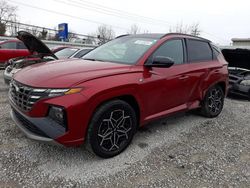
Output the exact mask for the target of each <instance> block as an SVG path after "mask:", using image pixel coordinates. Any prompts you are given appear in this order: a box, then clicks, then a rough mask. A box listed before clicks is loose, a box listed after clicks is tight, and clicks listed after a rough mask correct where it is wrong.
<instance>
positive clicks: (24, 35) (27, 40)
mask: <svg viewBox="0 0 250 188" xmlns="http://www.w3.org/2000/svg"><path fill="white" fill-rule="evenodd" d="M17 38H18V39H19V40H21V41H22V42H23V43H24V45H25V46H26V47H27V48H28V50H29V51H30V52H31V53H33V52H37V53H38V54H46V55H51V56H53V57H55V58H56V59H58V58H57V57H56V56H55V54H54V53H53V52H52V51H51V50H50V49H49V48H48V47H47V46H46V45H45V44H44V43H43V42H42V41H41V40H39V39H38V38H36V37H35V36H33V35H32V34H30V33H28V32H26V31H19V32H18V33H17Z"/></svg>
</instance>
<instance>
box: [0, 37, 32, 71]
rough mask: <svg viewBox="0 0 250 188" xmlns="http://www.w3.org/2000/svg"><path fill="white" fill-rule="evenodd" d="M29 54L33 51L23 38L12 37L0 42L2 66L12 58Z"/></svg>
mask: <svg viewBox="0 0 250 188" xmlns="http://www.w3.org/2000/svg"><path fill="white" fill-rule="evenodd" d="M28 55H31V53H30V51H29V50H28V49H27V47H26V46H25V45H24V44H23V42H22V41H21V40H14V39H11V40H6V41H1V42H0V68H3V67H4V64H5V62H6V61H8V60H9V59H11V58H15V57H23V56H28Z"/></svg>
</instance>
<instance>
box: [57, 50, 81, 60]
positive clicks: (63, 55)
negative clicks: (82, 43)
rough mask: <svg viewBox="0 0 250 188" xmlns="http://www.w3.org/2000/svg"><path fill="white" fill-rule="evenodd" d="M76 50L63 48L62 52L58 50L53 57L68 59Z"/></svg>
mask: <svg viewBox="0 0 250 188" xmlns="http://www.w3.org/2000/svg"><path fill="white" fill-rule="evenodd" d="M77 50H79V49H78V48H64V49H62V50H59V51H58V52H56V53H55V55H56V56H57V57H58V58H59V59H62V58H68V57H70V56H71V55H73V54H74V53H75V52H76V51H77Z"/></svg>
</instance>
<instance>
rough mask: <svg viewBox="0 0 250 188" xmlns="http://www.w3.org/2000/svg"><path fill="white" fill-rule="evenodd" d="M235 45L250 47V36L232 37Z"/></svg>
mask: <svg viewBox="0 0 250 188" xmlns="http://www.w3.org/2000/svg"><path fill="white" fill-rule="evenodd" d="M232 42H233V46H235V47H240V48H249V49H250V38H232Z"/></svg>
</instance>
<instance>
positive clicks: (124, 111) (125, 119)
mask: <svg viewBox="0 0 250 188" xmlns="http://www.w3.org/2000/svg"><path fill="white" fill-rule="evenodd" d="M136 122H137V121H136V114H135V111H134V110H133V108H132V107H131V106H130V105H129V104H128V103H126V102H124V101H121V100H113V101H110V102H107V103H105V104H103V105H102V106H101V107H99V108H98V109H97V111H96V112H95V114H94V116H93V118H92V121H91V123H90V127H89V133H88V134H89V135H88V136H89V143H90V146H91V148H92V150H93V151H94V153H95V154H97V155H98V156H100V157H104V158H109V157H113V156H115V155H118V154H119V153H121V152H122V151H123V150H124V149H126V147H127V146H128V145H129V144H130V142H131V140H132V138H133V135H134V133H135V130H136Z"/></svg>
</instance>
